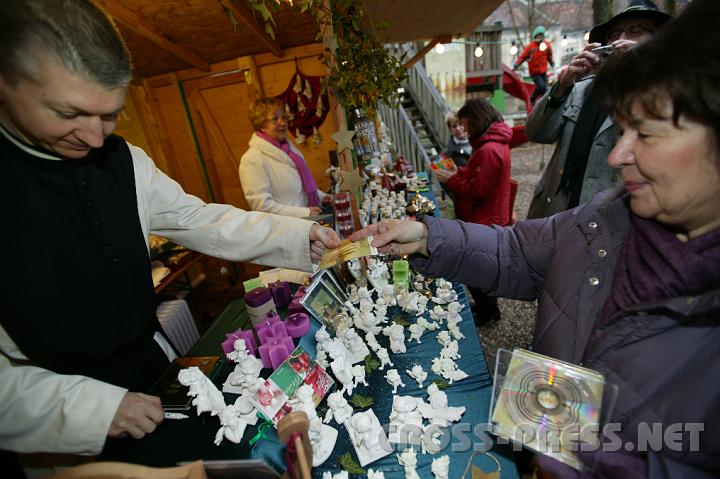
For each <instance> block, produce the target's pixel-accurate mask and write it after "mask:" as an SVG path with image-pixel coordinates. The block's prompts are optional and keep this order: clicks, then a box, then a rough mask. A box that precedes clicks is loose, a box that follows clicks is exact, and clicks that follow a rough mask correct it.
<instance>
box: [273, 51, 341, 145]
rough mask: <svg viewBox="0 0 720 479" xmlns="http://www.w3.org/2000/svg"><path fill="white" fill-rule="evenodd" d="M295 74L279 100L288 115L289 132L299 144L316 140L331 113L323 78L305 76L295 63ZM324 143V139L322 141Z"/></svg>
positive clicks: (279, 96)
mask: <svg viewBox="0 0 720 479" xmlns="http://www.w3.org/2000/svg"><path fill="white" fill-rule="evenodd" d="M295 65H296V67H295V68H296V71H295V74H294V75H293V76H292V78H290V81H289V84H288V87H287V89H286V90H285V92H283V93H282V94H280V95H278V97H277V98H279V99H280V100H282V101H283V103H284V104H285V112H286V113H287V115H288V131H289V132H290V133H291V134H292V135H293V136H295V137H296V138H297V140H298V143H302V142H307V140H308V139H309V138H310V137H313V141H314V140H315V138H316V137H315V132H316V130H317V129H318V128H320V125H322V124H323V122H324V121H325V118H326V117H327V113H328V112H329V111H330V102H329V100H328V96H327V93H322V79H323V77H321V76H306V75H304V74H303V73H302V72H301V71H300V70H299V68H298V66H297V61H296V63H295ZM320 141H322V138H321V139H320Z"/></svg>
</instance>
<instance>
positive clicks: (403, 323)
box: [393, 316, 410, 327]
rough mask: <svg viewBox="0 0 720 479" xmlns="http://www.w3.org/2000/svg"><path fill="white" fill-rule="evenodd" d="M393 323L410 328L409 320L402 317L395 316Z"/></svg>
mask: <svg viewBox="0 0 720 479" xmlns="http://www.w3.org/2000/svg"><path fill="white" fill-rule="evenodd" d="M393 321H394V322H395V324H399V325H400V326H403V327H407V326H410V323H409V322H408V320H407V319H405V318H403V317H402V316H395V317H394V318H393Z"/></svg>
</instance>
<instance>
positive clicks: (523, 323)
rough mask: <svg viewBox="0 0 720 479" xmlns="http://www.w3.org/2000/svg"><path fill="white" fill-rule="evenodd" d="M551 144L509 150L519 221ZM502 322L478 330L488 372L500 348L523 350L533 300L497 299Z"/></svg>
mask: <svg viewBox="0 0 720 479" xmlns="http://www.w3.org/2000/svg"><path fill="white" fill-rule="evenodd" d="M552 152H553V146H552V145H538V144H535V143H529V144H527V145H525V146H523V147H520V148H515V149H513V150H512V177H513V178H514V179H515V180H517V181H518V182H519V183H520V185H519V187H518V192H517V197H516V199H515V211H516V212H517V214H518V218H519V219H521V220H522V219H525V216H526V215H527V211H528V208H529V207H530V201H531V200H532V194H533V190H534V189H535V185H536V184H537V182H538V181H539V180H540V176H541V174H542V170H543V168H544V165H545V164H547V162H548V161H549V160H550V156H551V155H552ZM498 305H499V306H500V311H501V313H502V319H501V320H500V321H497V322H492V323H488V324H485V325H483V326H481V327H479V328H478V334H479V335H480V341H481V343H482V346H483V350H484V351H485V358H486V359H487V362H488V367H489V368H490V373H491V374H493V372H494V370H495V354H496V353H497V350H498V349H500V348H505V349H513V348H515V347H519V348H527V347H528V346H529V345H530V341H531V340H532V334H533V330H534V329H535V311H536V308H537V302H536V301H532V302H529V301H515V300H512V299H503V298H501V299H499V300H498Z"/></svg>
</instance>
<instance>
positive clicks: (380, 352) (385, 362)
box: [375, 347, 395, 371]
mask: <svg viewBox="0 0 720 479" xmlns="http://www.w3.org/2000/svg"><path fill="white" fill-rule="evenodd" d="M375 353H376V354H377V357H378V359H379V360H380V370H381V371H382V370H383V369H385V367H386V366H394V365H395V364H393V362H392V361H391V360H390V355H389V354H388V352H387V349H385V348H383V347H381V348H379V349H377V350H376V351H375Z"/></svg>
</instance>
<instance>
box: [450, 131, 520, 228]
mask: <svg viewBox="0 0 720 479" xmlns="http://www.w3.org/2000/svg"><path fill="white" fill-rule="evenodd" d="M511 138H512V129H511V128H510V127H509V126H507V125H506V124H505V123H504V122H502V121H496V122H495V123H493V124H492V125H490V127H489V128H488V129H487V131H486V132H485V134H484V135H483V136H481V137H480V138H477V139H475V140H474V141H473V142H472V147H473V153H472V156H471V157H470V161H469V162H468V164H467V166H463V167H460V168H459V169H458V172H457V174H455V175H454V176H452V177H451V178H450V179H449V180H448V182H447V187H448V190H449V191H450V194H451V195H452V198H453V202H454V203H455V216H457V218H458V219H459V220H463V221H467V222H470V223H480V224H484V225H492V224H496V225H500V226H505V225H507V224H509V223H510V146H509V143H510V139H511Z"/></svg>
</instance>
